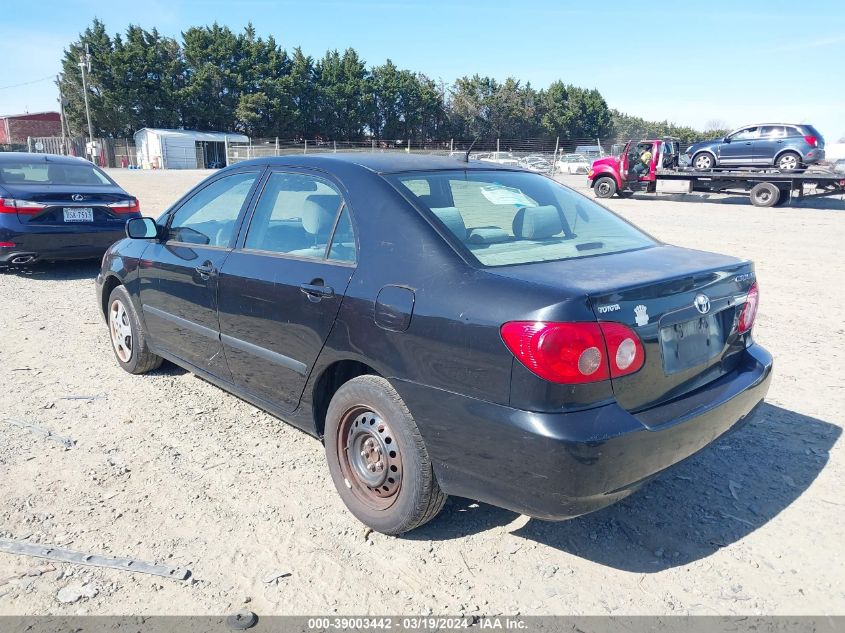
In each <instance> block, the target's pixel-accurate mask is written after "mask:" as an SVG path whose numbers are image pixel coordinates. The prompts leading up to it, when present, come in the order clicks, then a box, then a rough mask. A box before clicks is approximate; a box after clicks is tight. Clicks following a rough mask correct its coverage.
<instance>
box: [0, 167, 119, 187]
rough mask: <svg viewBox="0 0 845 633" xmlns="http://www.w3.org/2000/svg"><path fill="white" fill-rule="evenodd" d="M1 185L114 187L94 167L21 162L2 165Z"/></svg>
mask: <svg viewBox="0 0 845 633" xmlns="http://www.w3.org/2000/svg"><path fill="white" fill-rule="evenodd" d="M0 183H2V184H7V185H65V186H73V185H85V186H89V187H90V186H93V187H98V186H101V187H106V186H113V184H114V183H112V181H111V180H109V179H108V177H107V176H106V175H105V174H104V173H103V172H101V171H100V170H99V169H97V168H96V167H95V166H94V165H90V164H88V165H86V164H84V163H79V164H74V163H47V162H43V161H42V162H28V161H20V162H14V163H6V162H4V163H2V164H0Z"/></svg>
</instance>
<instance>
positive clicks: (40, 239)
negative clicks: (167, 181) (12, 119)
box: [0, 152, 141, 265]
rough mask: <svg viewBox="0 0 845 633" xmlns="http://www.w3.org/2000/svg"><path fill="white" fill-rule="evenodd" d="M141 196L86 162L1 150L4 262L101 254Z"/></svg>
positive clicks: (135, 212)
mask: <svg viewBox="0 0 845 633" xmlns="http://www.w3.org/2000/svg"><path fill="white" fill-rule="evenodd" d="M140 215H141V214H140V210H139V208H138V200H137V199H136V198H134V197H133V196H131V195H129V194H128V193H126V192H125V191H124V190H123V189H121V188H120V187H119V186H118V185H117V183H116V182H114V181H113V180H112V179H111V178H109V177H108V176H107V175H106V174H105V173H104V172H103V171H102V170H101V169H99V168H98V167H96V166H94V165H92V164H91V163H90V162H88V161H87V160H83V159H81V158H73V157H70V156H54V155H51V154H21V153H14V152H3V153H0V265H3V264H29V263H30V262H34V261H36V260H38V259H48V260H59V259H88V258H95V257H100V256H102V254H103V253H104V252H105V251H106V249H107V248H108V247H109V246H111V245H112V244H113V243H114V242H116V241H117V240H119V239H121V238H122V237H124V235H125V233H124V226H125V224H126V220H127V219H128V218H132V217H140Z"/></svg>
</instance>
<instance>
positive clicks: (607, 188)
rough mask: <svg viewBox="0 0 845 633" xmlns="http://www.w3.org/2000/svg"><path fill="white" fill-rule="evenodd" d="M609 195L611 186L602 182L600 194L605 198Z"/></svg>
mask: <svg viewBox="0 0 845 633" xmlns="http://www.w3.org/2000/svg"><path fill="white" fill-rule="evenodd" d="M608 193H610V185H609V184H607V183H606V182H600V183H599V194H601V195H603V196H604V195H607V194H608Z"/></svg>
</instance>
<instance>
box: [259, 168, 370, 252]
mask: <svg viewBox="0 0 845 633" xmlns="http://www.w3.org/2000/svg"><path fill="white" fill-rule="evenodd" d="M342 208H343V209H344V212H343V214H342V215H341V217H340V219H338V214H339V213H340V212H341V209H342ZM335 224H337V229H335ZM333 233H336V234H337V235H336V237H335V241H334V242H333V243H332V247H331V249H330V252H329V243H330V242H331V240H332V234H333ZM244 247H245V248H248V249H253V250H260V251H269V252H272V253H283V254H286V255H293V256H296V257H310V258H314V259H323V258H325V257H326V256H327V252H329V255H328V257H329V258H330V259H337V260H340V261H355V239H354V237H353V235H352V225H351V223H350V222H349V213H348V212H347V211H345V207H344V206H343V197H342V196H341V195H340V191H338V190H337V188H335V187H334V185H332V184H330V183H328V182H326V181H325V180H322V179H320V178H316V177H314V176H310V175H308V174H292V173H274V174H272V175H271V176H270V178H269V179H268V180H267V184H266V185H265V186H264V190H263V191H262V192H261V197H260V198H259V200H258V204H257V205H256V207H255V214H254V215H253V218H252V222H251V223H250V226H249V231H248V232H247V235H246V242H245V244H244Z"/></svg>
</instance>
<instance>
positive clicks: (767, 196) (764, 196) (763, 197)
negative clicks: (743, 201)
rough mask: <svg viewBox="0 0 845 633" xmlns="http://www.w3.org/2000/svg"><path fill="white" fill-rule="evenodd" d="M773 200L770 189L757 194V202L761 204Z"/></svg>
mask: <svg viewBox="0 0 845 633" xmlns="http://www.w3.org/2000/svg"><path fill="white" fill-rule="evenodd" d="M771 199H772V192H771V191H769V190H768V189H761V190H760V191H758V192H757V200H759V201H760V202H768V201H769V200H771Z"/></svg>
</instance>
